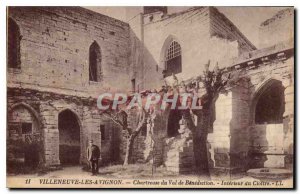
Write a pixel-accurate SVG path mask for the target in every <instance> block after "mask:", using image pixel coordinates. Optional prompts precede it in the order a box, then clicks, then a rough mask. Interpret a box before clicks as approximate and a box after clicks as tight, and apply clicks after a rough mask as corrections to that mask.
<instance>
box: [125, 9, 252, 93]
mask: <svg viewBox="0 0 300 194" xmlns="http://www.w3.org/2000/svg"><path fill="white" fill-rule="evenodd" d="M135 20H137V19H135ZM140 23H141V24H142V25H143V28H142V31H139V30H134V31H135V32H141V34H142V36H141V38H140V40H141V41H142V43H144V48H143V57H144V59H143V62H142V63H141V64H142V65H140V68H139V69H137V71H138V74H143V75H145V76H144V88H145V89H147V88H160V87H161V85H162V84H163V82H164V81H163V74H162V72H163V70H165V52H166V50H167V48H168V46H169V44H170V43H171V41H173V40H175V41H177V42H178V43H179V44H180V46H181V50H182V73H179V74H177V77H178V78H179V79H180V80H183V79H186V78H189V77H192V76H198V75H199V74H201V73H202V71H203V68H204V64H206V63H207V62H208V61H209V60H210V61H211V63H212V64H213V65H215V64H216V63H217V62H219V64H220V63H222V65H225V64H223V63H225V61H226V60H229V59H230V58H232V57H237V56H238V55H239V54H241V53H244V52H248V51H252V50H254V49H255V47H254V46H253V45H252V44H251V43H250V42H249V41H248V40H247V39H246V38H245V37H244V36H243V35H242V34H241V32H240V31H239V30H238V29H237V28H236V27H235V26H234V25H233V24H232V23H231V22H230V21H229V20H228V19H227V18H226V17H225V16H224V15H223V14H221V13H220V12H219V11H217V9H215V8H209V7H196V8H192V9H188V10H186V11H183V12H179V13H174V14H170V15H166V14H163V13H162V12H155V13H152V14H146V15H144V17H143V20H142V21H141V22H140ZM130 26H133V27H134V28H133V29H136V26H138V21H136V22H134V24H131V23H130ZM221 32H222V33H221ZM137 34H138V33H137ZM212 51H213V52H212ZM227 65H229V64H227ZM167 81H168V79H167ZM169 81H170V80H169Z"/></svg>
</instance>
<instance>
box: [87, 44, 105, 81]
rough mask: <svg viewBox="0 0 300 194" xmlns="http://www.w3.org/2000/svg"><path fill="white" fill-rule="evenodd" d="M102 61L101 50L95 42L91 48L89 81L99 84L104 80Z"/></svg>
mask: <svg viewBox="0 0 300 194" xmlns="http://www.w3.org/2000/svg"><path fill="white" fill-rule="evenodd" d="M101 61H102V56H101V48H100V46H99V44H98V43H97V42H96V41H94V42H93V43H92V44H91V46H90V48H89V81H94V82H98V81H101V80H102V67H101Z"/></svg>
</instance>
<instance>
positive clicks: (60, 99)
mask: <svg viewBox="0 0 300 194" xmlns="http://www.w3.org/2000/svg"><path fill="white" fill-rule="evenodd" d="M7 96H8V112H9V113H11V112H13V111H14V110H16V109H15V107H16V106H17V107H23V108H25V109H26V110H27V111H29V112H31V114H33V115H34V116H35V119H36V120H37V121H36V122H37V123H38V127H37V128H38V131H40V133H41V134H42V135H41V138H42V142H41V147H42V150H41V152H42V154H43V162H44V163H45V165H46V166H52V165H59V164H60V160H59V153H60V150H59V127H58V119H59V116H58V115H59V113H61V112H62V111H64V110H70V111H72V113H74V116H75V117H76V118H77V119H78V120H77V122H78V124H79V126H80V163H81V164H84V163H86V162H87V161H86V149H87V146H88V141H89V140H90V139H92V140H93V141H94V144H95V145H98V146H99V147H100V149H101V155H102V158H103V164H107V163H111V162H120V161H119V160H120V159H119V155H118V154H119V153H118V149H119V148H118V147H116V145H117V144H118V141H120V134H119V128H118V127H117V126H116V125H114V124H113V123H112V122H111V121H109V120H106V119H104V118H101V116H100V115H99V112H98V110H97V109H96V108H94V107H95V106H96V104H95V103H96V102H95V101H94V100H93V99H88V98H80V97H76V96H65V95H61V94H55V93H45V92H40V91H36V90H27V89H18V88H8V93H7ZM11 119H13V118H8V122H10V121H13V120H11ZM100 125H105V127H106V130H107V131H106V132H107V133H106V135H107V137H106V139H105V140H103V141H101V131H100ZM8 141H9V140H8ZM102 146H103V147H102ZM113 152H114V153H116V152H117V154H116V155H117V156H116V155H114V154H112V153H113Z"/></svg>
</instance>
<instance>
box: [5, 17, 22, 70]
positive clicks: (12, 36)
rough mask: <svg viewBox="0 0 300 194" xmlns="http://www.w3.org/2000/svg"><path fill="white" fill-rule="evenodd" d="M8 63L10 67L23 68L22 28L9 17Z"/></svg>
mask: <svg viewBox="0 0 300 194" xmlns="http://www.w3.org/2000/svg"><path fill="white" fill-rule="evenodd" d="M7 64H8V67H9V68H21V59H20V29H19V26H18V25H17V23H16V22H15V21H14V20H13V19H11V18H9V19H8V29H7Z"/></svg>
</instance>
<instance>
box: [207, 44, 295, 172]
mask: <svg viewBox="0 0 300 194" xmlns="http://www.w3.org/2000/svg"><path fill="white" fill-rule="evenodd" d="M290 46H291V45H290ZM290 46H288V47H286V48H285V49H282V50H281V51H278V50H276V47H272V48H273V52H269V53H268V54H267V53H265V55H263V57H264V60H265V61H264V60H263V59H261V58H260V60H257V58H256V56H255V55H252V58H251V59H248V62H247V61H246V64H248V65H249V64H250V66H248V67H247V65H246V66H244V65H242V64H239V65H237V66H236V67H237V71H240V77H241V80H240V81H239V82H238V83H236V84H235V85H234V86H232V88H228V92H226V93H222V94H220V95H219V97H218V99H217V101H216V121H215V122H214V127H213V132H212V133H210V134H209V137H208V145H209V146H208V147H209V152H210V156H211V162H210V166H211V167H212V169H211V172H212V173H213V174H215V175H220V174H222V175H224V174H227V175H229V176H230V177H231V176H234V174H237V173H238V172H245V171H246V170H247V169H249V168H254V167H257V168H258V167H277V168H280V167H291V166H292V164H291V157H292V155H291V154H292V151H291V150H292V149H291V148H292V147H293V141H292V139H291V137H292V136H293V129H294V127H293V124H292V123H291V122H293V119H291V118H293V115H294V111H293V110H292V108H291V107H292V106H291V103H293V97H292V94H293V91H292V88H293V80H294V78H293V77H294V74H293V66H294V57H293V50H289V48H290ZM255 58H256V59H255ZM253 59H255V60H253ZM253 61H255V62H254V65H253ZM251 64H252V65H251ZM241 67H243V68H245V69H244V70H242V69H238V68H241ZM273 82H276V83H277V82H278V83H280V84H281V85H282V87H284V91H286V90H288V91H289V92H285V94H284V98H283V100H284V110H285V113H283V122H281V124H278V125H273V124H268V125H266V126H258V125H257V124H255V121H254V118H255V107H256V102H257V101H256V99H257V97H258V96H259V95H260V94H261V93H260V92H261V88H263V87H264V88H270V87H271V86H272V85H271V84H272V83H273ZM274 92H280V91H277V90H276V91H274ZM284 123H289V125H284ZM280 126H281V127H280ZM262 127H263V128H262ZM266 130H267V131H269V133H267V132H266ZM270 130H272V131H270ZM278 130H279V131H278ZM274 135H275V136H276V138H274V137H275V136H274ZM275 139H276V143H275V142H274V140H275Z"/></svg>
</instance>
